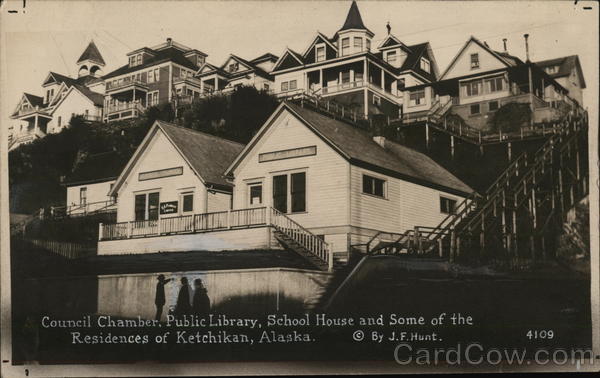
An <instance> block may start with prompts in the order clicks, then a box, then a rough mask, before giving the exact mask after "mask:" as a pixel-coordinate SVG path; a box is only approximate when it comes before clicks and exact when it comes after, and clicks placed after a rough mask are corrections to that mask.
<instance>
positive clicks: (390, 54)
mask: <svg viewBox="0 0 600 378" xmlns="http://www.w3.org/2000/svg"><path fill="white" fill-rule="evenodd" d="M397 55H398V54H396V51H388V52H387V54H386V56H385V61H386V62H388V63H390V64H392V63H394V62H395V61H396V57H397Z"/></svg>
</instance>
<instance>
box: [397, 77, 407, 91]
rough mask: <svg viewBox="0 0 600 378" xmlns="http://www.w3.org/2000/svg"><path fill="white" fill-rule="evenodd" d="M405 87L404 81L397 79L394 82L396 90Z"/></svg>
mask: <svg viewBox="0 0 600 378" xmlns="http://www.w3.org/2000/svg"><path fill="white" fill-rule="evenodd" d="M405 86H406V81H405V80H404V79H398V81H397V82H396V88H398V89H404V87H405Z"/></svg>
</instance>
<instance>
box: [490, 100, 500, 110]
mask: <svg viewBox="0 0 600 378" xmlns="http://www.w3.org/2000/svg"><path fill="white" fill-rule="evenodd" d="M488 106H489V109H490V112H494V111H496V110H498V101H490V103H489V104H488Z"/></svg>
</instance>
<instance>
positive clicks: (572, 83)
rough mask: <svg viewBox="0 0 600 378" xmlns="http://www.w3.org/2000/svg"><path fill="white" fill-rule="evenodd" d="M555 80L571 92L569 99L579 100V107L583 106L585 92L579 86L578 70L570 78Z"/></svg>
mask: <svg viewBox="0 0 600 378" xmlns="http://www.w3.org/2000/svg"><path fill="white" fill-rule="evenodd" d="M555 80H556V81H557V82H558V83H559V84H560V85H562V86H563V87H564V88H566V89H567V90H568V91H569V97H571V98H572V99H574V100H577V102H578V103H579V105H580V106H583V90H582V89H581V87H580V86H579V78H578V76H577V70H574V71H573V72H572V73H571V75H569V76H563V77H558V78H556V79H555Z"/></svg>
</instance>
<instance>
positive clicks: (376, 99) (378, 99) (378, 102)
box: [373, 95, 381, 106]
mask: <svg viewBox="0 0 600 378" xmlns="http://www.w3.org/2000/svg"><path fill="white" fill-rule="evenodd" d="M373 105H377V106H381V97H379V96H377V95H373Z"/></svg>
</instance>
